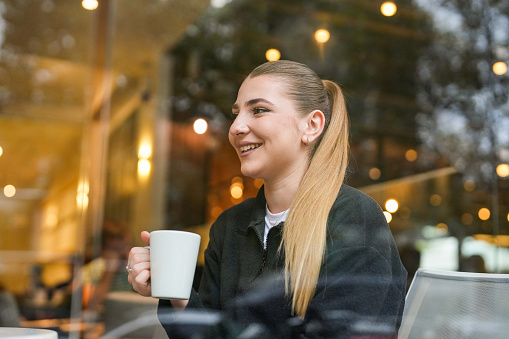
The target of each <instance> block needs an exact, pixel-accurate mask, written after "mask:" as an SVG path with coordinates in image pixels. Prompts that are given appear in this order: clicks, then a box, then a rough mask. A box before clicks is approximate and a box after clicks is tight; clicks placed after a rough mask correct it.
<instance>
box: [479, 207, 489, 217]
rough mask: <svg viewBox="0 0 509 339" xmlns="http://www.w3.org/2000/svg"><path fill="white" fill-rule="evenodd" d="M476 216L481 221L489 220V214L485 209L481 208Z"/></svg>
mask: <svg viewBox="0 0 509 339" xmlns="http://www.w3.org/2000/svg"><path fill="white" fill-rule="evenodd" d="M477 215H478V216H479V219H481V220H488V219H489V218H490V215H491V212H490V210H489V209H487V208H486V207H483V208H481V209H480V210H479V212H478V213H477Z"/></svg>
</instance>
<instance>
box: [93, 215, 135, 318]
mask: <svg viewBox="0 0 509 339" xmlns="http://www.w3.org/2000/svg"><path fill="white" fill-rule="evenodd" d="M97 241H100V244H101V252H100V256H99V257H97V258H95V259H92V260H91V261H89V262H88V263H87V264H86V265H85V266H84V267H83V297H84V298H83V299H84V308H85V310H86V316H87V317H88V318H90V320H94V318H95V319H97V318H99V317H100V313H101V311H102V306H103V302H104V299H105V297H106V295H107V294H108V293H109V292H113V291H133V289H132V287H131V285H130V284H129V283H128V282H127V272H126V271H125V266H126V264H127V257H128V255H129V249H130V248H131V246H132V243H131V235H130V233H129V230H128V228H127V226H126V225H125V224H123V223H121V222H116V221H109V220H108V221H105V222H104V225H103V229H102V233H101V238H100V239H97Z"/></svg>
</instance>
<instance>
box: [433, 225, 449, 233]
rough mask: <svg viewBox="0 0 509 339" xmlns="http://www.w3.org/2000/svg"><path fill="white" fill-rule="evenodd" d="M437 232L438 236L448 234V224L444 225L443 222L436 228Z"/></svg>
mask: <svg viewBox="0 0 509 339" xmlns="http://www.w3.org/2000/svg"><path fill="white" fill-rule="evenodd" d="M435 229H436V231H437V233H438V234H440V235H444V234H446V233H447V231H448V230H449V227H448V226H447V224H444V223H443V222H441V223H439V224H438V225H437V226H436V227H435Z"/></svg>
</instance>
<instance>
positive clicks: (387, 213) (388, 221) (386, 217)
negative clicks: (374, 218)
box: [384, 211, 392, 223]
mask: <svg viewBox="0 0 509 339" xmlns="http://www.w3.org/2000/svg"><path fill="white" fill-rule="evenodd" d="M384 215H385V220H387V223H390V222H391V221H392V214H391V213H389V212H387V211H384Z"/></svg>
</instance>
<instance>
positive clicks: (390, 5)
mask: <svg viewBox="0 0 509 339" xmlns="http://www.w3.org/2000/svg"><path fill="white" fill-rule="evenodd" d="M397 11H398V7H397V6H396V4H395V3H394V2H392V1H386V2H384V3H383V4H382V6H380V12H382V14H383V15H385V16H393V15H394V14H396V12H397Z"/></svg>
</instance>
